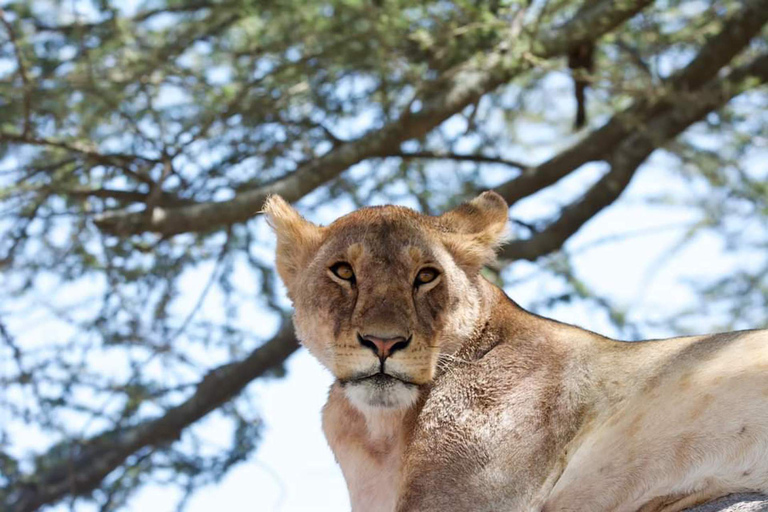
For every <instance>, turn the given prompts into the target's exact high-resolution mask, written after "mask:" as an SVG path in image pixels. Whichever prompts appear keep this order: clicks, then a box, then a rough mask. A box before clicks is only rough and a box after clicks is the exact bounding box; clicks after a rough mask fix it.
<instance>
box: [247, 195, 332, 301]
mask: <svg viewBox="0 0 768 512" xmlns="http://www.w3.org/2000/svg"><path fill="white" fill-rule="evenodd" d="M262 212H263V213H264V214H265V215H266V216H267V223H268V224H269V225H270V226H272V229H273V230H274V231H275V234H277V272H278V273H279V274H280V278H281V279H282V280H283V283H285V287H286V288H287V289H288V295H289V296H290V295H292V291H293V288H294V284H295V282H296V277H297V275H298V274H299V272H300V271H301V269H302V268H304V267H305V266H306V265H307V263H309V260H310V259H311V257H312V256H313V255H314V253H315V252H316V251H317V249H318V248H319V247H320V244H321V242H322V240H323V230H324V228H322V227H320V226H318V225H316V224H312V223H311V222H309V221H308V220H306V219H304V217H302V216H301V215H300V214H299V212H297V211H296V210H295V209H294V208H293V207H292V206H291V205H290V204H289V203H288V202H287V201H286V200H285V199H283V198H282V197H280V196H278V195H271V196H269V197H268V198H267V200H266V202H265V203H264V208H263V210H262Z"/></svg>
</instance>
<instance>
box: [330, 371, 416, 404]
mask: <svg viewBox="0 0 768 512" xmlns="http://www.w3.org/2000/svg"><path fill="white" fill-rule="evenodd" d="M341 386H342V388H343V389H344V393H345V394H346V396H347V398H348V399H349V401H350V402H351V403H352V404H353V405H354V406H355V407H357V408H359V409H371V408H373V409H408V408H410V407H411V406H412V405H414V404H415V403H416V400H418V398H419V387H418V386H417V385H416V384H412V383H410V382H405V381H403V380H401V379H398V378H397V377H393V376H391V375H387V374H385V373H377V374H375V375H371V376H369V377H363V378H360V379H355V380H347V381H342V382H341Z"/></svg>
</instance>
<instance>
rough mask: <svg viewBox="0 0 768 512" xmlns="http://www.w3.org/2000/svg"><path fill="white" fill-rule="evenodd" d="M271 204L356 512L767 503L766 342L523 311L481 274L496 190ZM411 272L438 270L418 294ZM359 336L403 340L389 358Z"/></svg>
mask: <svg viewBox="0 0 768 512" xmlns="http://www.w3.org/2000/svg"><path fill="white" fill-rule="evenodd" d="M265 211H266V213H267V215H268V217H269V221H270V224H271V225H272V226H273V227H274V228H275V231H276V232H277V236H278V251H277V252H278V257H277V265H278V269H279V272H280V275H281V277H282V278H283V280H284V282H285V284H286V286H287V288H288V291H289V294H290V296H291V297H292V299H293V301H294V306H295V316H294V322H295V325H296V328H297V333H298V336H299V338H300V339H301V341H302V343H303V344H304V345H305V346H306V347H307V348H308V349H309V350H310V352H311V353H312V354H313V355H315V357H317V358H318V359H319V360H320V362H321V363H322V364H324V365H325V366H326V367H328V368H329V369H330V370H331V371H332V372H333V373H334V375H335V376H336V377H337V381H336V383H335V384H334V385H333V387H332V389H331V392H330V394H329V398H328V403H327V404H326V406H325V408H324V410H323V428H324V431H325V435H326V437H327V439H328V442H329V444H330V446H331V449H332V450H333V452H334V454H335V455H336V458H337V460H338V461H339V464H340V465H341V468H342V471H343V473H344V476H345V479H346V481H347V485H348V488H349V492H350V497H351V501H352V508H353V511H355V512H432V511H434V512H437V511H445V510H450V511H458V512H463V511H466V512H470V511H471V512H482V511H488V512H490V511H502V510H508V511H523V512H527V511H537V512H538V511H547V512H564V511H582V512H583V511H590V512H601V511H605V512H608V511H617V512H635V511H643V512H649V511H657V510H658V511H663V512H673V511H678V510H682V509H683V508H686V507H689V506H692V505H694V504H697V503H701V502H704V501H707V500H710V499H713V498H716V497H718V496H722V495H724V494H728V493H730V492H736V491H748V490H752V491H762V492H768V457H767V456H766V454H767V453H768V400H767V399H766V398H767V397H768V371H767V370H768V333H767V332H766V331H745V332H738V333H725V334H719V335H712V336H698V337H695V336H694V337H684V338H675V339H669V340H657V341H648V342H640V343H625V342H618V341H614V340H611V339H608V338H605V337H602V336H600V335H597V334H595V333H592V332H589V331H586V330H583V329H580V328H578V327H574V326H570V325H565V324H561V323H558V322H555V321H553V320H549V319H546V318H542V317H539V316H536V315H532V314H530V313H528V312H526V311H524V310H523V309H522V308H520V307H519V306H517V305H516V304H515V303H514V302H512V301H511V300H510V299H509V298H508V297H506V296H505V295H504V293H503V292H502V291H501V290H500V289H499V288H497V287H495V286H493V285H492V284H490V283H489V282H487V281H486V280H484V279H483V278H482V277H480V275H479V271H480V269H481V268H482V266H483V265H485V264H487V263H488V262H489V261H491V260H492V259H493V257H494V250H495V248H496V247H497V246H498V245H499V244H500V243H502V241H503V237H504V233H505V226H506V218H507V206H506V204H505V203H504V201H503V199H501V198H500V197H499V196H498V195H496V194H494V193H490V192H486V193H484V194H482V195H481V196H479V197H478V198H476V199H474V200H473V201H471V202H470V203H467V204H465V205H462V206H460V207H458V208H456V209H454V210H452V211H450V212H447V213H445V214H443V215H441V216H439V217H428V216H424V215H421V214H418V213H416V212H414V211H412V210H409V209H407V208H402V207H395V206H387V207H377V208H366V209H362V210H359V211H356V212H354V213H352V214H350V215H347V216H345V217H342V218H340V219H338V220H337V221H335V222H334V223H332V224H331V225H329V226H327V227H319V226H315V225H313V224H311V223H309V222H307V221H306V220H304V219H302V218H301V216H300V215H299V214H298V213H296V212H295V210H293V209H292V208H291V207H290V206H289V205H288V204H287V203H285V201H282V200H281V199H279V198H277V197H273V198H271V199H270V200H269V201H268V203H267V206H266V208H265ZM339 262H344V263H347V264H349V265H351V267H352V268H353V270H354V273H355V280H354V282H352V281H347V280H343V279H340V278H338V276H336V275H334V273H333V272H332V271H331V269H332V267H333V265H335V264H337V263H339ZM424 267H429V268H434V269H437V270H438V271H439V273H440V275H439V277H438V278H437V279H436V280H435V281H433V282H430V283H428V284H425V285H421V286H420V287H415V285H414V279H415V276H416V275H417V274H418V272H419V270H420V269H422V268H424ZM358 334H360V335H372V336H377V337H380V338H394V337H399V336H402V337H403V338H408V339H409V343H408V345H407V346H406V347H405V348H403V349H401V350H399V351H397V352H394V353H393V354H392V355H391V357H389V358H388V359H386V361H385V362H384V363H383V365H382V363H381V361H380V360H379V359H378V358H377V356H376V355H375V354H374V352H373V351H372V350H371V349H370V348H368V347H366V346H364V344H362V343H361V341H360V339H359V338H358ZM382 371H383V372H384V373H383V374H382V373H380V372H382ZM376 374H378V375H376ZM374 375H375V377H371V376H374ZM395 377H396V378H395ZM398 379H399V380H398Z"/></svg>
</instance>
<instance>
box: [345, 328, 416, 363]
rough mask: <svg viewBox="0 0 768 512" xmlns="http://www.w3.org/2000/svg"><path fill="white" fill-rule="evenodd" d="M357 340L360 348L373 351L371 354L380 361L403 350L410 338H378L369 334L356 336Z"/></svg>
mask: <svg viewBox="0 0 768 512" xmlns="http://www.w3.org/2000/svg"><path fill="white" fill-rule="evenodd" d="M357 340H358V341H359V342H360V344H361V345H362V346H364V347H368V348H369V349H371V350H373V353H374V354H376V355H377V356H378V358H379V359H381V360H382V361H383V360H384V359H386V358H388V357H389V356H391V355H392V354H393V353H394V352H396V351H398V350H403V349H404V348H405V347H407V346H408V344H409V343H410V342H411V338H405V337H404V336H397V337H395V338H379V337H378V336H371V335H370V334H367V335H365V336H361V335H359V334H358V335H357Z"/></svg>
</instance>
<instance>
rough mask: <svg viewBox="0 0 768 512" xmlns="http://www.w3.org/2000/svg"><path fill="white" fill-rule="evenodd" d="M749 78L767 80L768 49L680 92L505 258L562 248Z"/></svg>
mask: <svg viewBox="0 0 768 512" xmlns="http://www.w3.org/2000/svg"><path fill="white" fill-rule="evenodd" d="M750 78H752V79H757V80H759V82H760V83H766V82H768V54H765V55H762V56H761V57H758V58H756V59H755V60H753V61H752V62H751V63H750V64H748V65H746V66H743V67H740V68H738V69H736V70H734V71H733V72H732V73H731V74H730V75H729V76H728V77H726V78H724V79H721V78H715V79H713V80H711V81H710V82H709V83H708V84H707V85H706V86H704V87H702V88H701V89H700V90H698V91H690V92H687V93H685V94H683V95H680V96H679V97H678V101H677V104H676V106H675V108H673V109H671V110H668V111H665V112H664V113H662V114H660V115H658V116H656V117H654V118H652V119H650V120H649V121H648V122H647V123H646V124H645V125H644V126H642V127H638V128H637V129H636V131H635V132H633V133H632V134H631V135H629V136H627V137H626V138H625V140H624V141H623V142H621V143H620V144H619V145H617V146H616V149H615V150H613V151H612V152H611V154H610V155H609V156H608V157H607V159H606V160H607V162H608V163H609V165H610V171H609V172H608V173H607V174H606V175H605V176H603V177H602V178H601V179H600V180H599V181H598V182H597V183H595V184H594V185H593V186H592V188H590V189H589V190H588V191H587V192H586V193H585V194H584V196H582V197H581V199H579V200H577V201H575V202H574V203H572V204H570V205H569V206H567V207H566V208H564V209H563V211H562V213H561V215H560V216H559V217H558V219H557V220H556V221H555V222H553V223H552V224H550V225H549V226H547V227H546V228H545V229H544V230H542V231H540V232H539V233H537V234H535V235H534V236H532V237H531V238H529V239H526V240H517V241H514V242H512V243H510V244H508V245H507V246H506V247H505V248H504V250H503V251H502V255H501V256H502V258H504V259H508V260H520V259H525V260H530V261H533V260H535V259H537V258H539V257H541V256H543V255H545V254H549V253H551V252H553V251H556V250H558V249H559V248H560V247H562V245H563V244H564V243H565V242H566V240H568V238H570V237H571V235H573V234H574V233H576V232H577V231H578V230H579V229H580V228H581V227H582V226H583V225H584V224H585V223H586V222H587V221H589V220H590V219H591V218H593V217H594V216H595V215H597V213H599V212H600V211H601V210H603V209H604V208H606V207H607V206H609V205H611V204H612V203H613V202H614V201H616V199H618V197H619V196H620V195H621V194H622V192H624V190H625V189H626V187H627V186H628V185H629V182H630V180H631V179H632V177H633V176H634V175H635V173H636V172H637V169H638V167H639V166H640V165H641V164H642V163H643V162H644V161H645V159H646V158H648V156H649V155H650V154H651V153H653V151H655V150H656V148H658V147H660V146H661V145H663V144H664V143H666V142H667V141H669V140H671V139H673V138H675V137H676V136H678V135H679V134H680V133H682V132H683V131H684V130H685V129H686V128H688V127H689V126H690V125H691V124H693V123H695V122H696V121H699V120H700V119H701V118H703V117H704V116H705V115H706V114H708V113H709V112H711V111H713V110H716V109H717V108H719V107H721V106H723V105H724V104H726V103H727V102H728V101H730V100H731V99H732V98H733V97H734V96H737V95H738V94H740V93H741V92H743V91H744V88H743V84H744V82H745V81H747V80H748V79H750ZM751 85H752V86H754V84H751Z"/></svg>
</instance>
